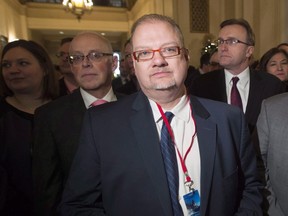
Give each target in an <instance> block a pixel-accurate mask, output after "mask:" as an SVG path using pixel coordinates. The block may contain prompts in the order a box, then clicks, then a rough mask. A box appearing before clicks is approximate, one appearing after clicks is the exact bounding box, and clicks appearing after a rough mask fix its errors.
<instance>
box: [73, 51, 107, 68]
mask: <svg viewBox="0 0 288 216" xmlns="http://www.w3.org/2000/svg"><path fill="white" fill-rule="evenodd" d="M93 54H97V55H98V57H95V56H94V57H93V58H94V59H91V58H90V57H89V56H93ZM76 56H77V57H81V61H79V62H77V63H75V62H74V61H73V57H76ZM104 56H113V53H104V52H90V53H88V55H86V56H85V55H83V54H81V55H69V63H70V64H71V65H78V64H80V63H82V62H83V61H84V59H86V58H87V59H88V60H89V61H91V62H100V60H101V59H102V58H103V57H104Z"/></svg>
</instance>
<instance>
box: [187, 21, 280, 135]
mask: <svg viewBox="0 0 288 216" xmlns="http://www.w3.org/2000/svg"><path fill="white" fill-rule="evenodd" d="M254 44H255V40H254V33H253V31H252V29H251V27H250V25H249V23H248V22H247V21H246V20H243V19H230V20H225V21H223V22H222V23H221V24H220V32H219V39H218V52H219V62H220V65H221V66H223V67H224V69H222V70H217V71H214V72H213V73H208V74H205V75H203V76H201V77H199V78H198V79H196V80H194V82H193V83H192V86H191V88H190V90H191V91H190V93H191V94H193V95H196V96H199V97H204V98H209V99H212V100H217V101H222V102H226V103H228V104H233V103H232V102H231V101H233V100H231V92H232V89H233V84H232V78H236V77H237V78H238V79H239V81H238V82H237V88H238V91H239V93H240V97H241V102H242V107H241V108H242V110H243V112H244V113H245V117H246V121H247V122H248V124H249V128H250V131H251V132H252V131H253V129H254V127H255V125H256V121H257V118H258V115H259V113H260V109H261V103H262V100H263V99H266V98H268V97H271V96H273V95H275V94H279V93H282V92H284V91H285V89H284V86H283V84H282V83H281V82H280V81H279V80H277V79H275V77H273V76H272V75H270V74H267V73H261V72H256V71H252V70H251V69H249V62H250V58H251V57H252V54H253V51H254Z"/></svg>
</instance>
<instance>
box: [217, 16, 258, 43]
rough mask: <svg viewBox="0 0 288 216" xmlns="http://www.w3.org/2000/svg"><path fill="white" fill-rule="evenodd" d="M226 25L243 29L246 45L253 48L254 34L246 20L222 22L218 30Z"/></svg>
mask: <svg viewBox="0 0 288 216" xmlns="http://www.w3.org/2000/svg"><path fill="white" fill-rule="evenodd" d="M228 25H240V26H242V27H243V28H245V30H246V33H247V43H248V44H249V45H250V46H255V35H254V32H253V30H252V28H251V26H250V24H249V23H248V21H247V20H245V19H242V18H240V19H228V20H224V21H223V22H222V23H221V24H220V29H222V28H223V27H225V26H228Z"/></svg>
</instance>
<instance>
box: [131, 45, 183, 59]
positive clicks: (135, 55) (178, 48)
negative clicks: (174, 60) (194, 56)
mask: <svg viewBox="0 0 288 216" xmlns="http://www.w3.org/2000/svg"><path fill="white" fill-rule="evenodd" d="M168 48H177V54H175V55H171V56H165V55H163V53H162V52H161V50H164V49H168ZM182 49H185V48H184V47H182V48H181V47H179V46H169V47H163V48H159V49H156V50H153V49H147V50H137V51H134V52H133V53H132V54H133V57H134V59H135V60H136V61H137V62H139V61H149V60H151V59H153V57H154V54H155V52H159V53H160V55H161V56H162V57H163V58H170V57H174V56H178V55H180V54H181V52H180V51H181V50H182ZM144 51H145V52H148V51H149V52H152V56H151V58H147V59H139V57H137V53H139V52H144Z"/></svg>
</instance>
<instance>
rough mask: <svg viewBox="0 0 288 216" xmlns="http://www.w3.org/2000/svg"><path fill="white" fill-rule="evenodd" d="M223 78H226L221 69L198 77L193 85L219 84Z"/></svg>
mask: <svg viewBox="0 0 288 216" xmlns="http://www.w3.org/2000/svg"><path fill="white" fill-rule="evenodd" d="M222 78H224V71H223V70H221V69H220V70H215V71H212V72H208V73H205V74H202V75H200V76H198V77H197V78H196V79H195V80H194V82H193V84H198V85H200V86H202V85H203V84H211V83H216V82H219V81H220V80H221V79H222Z"/></svg>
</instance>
